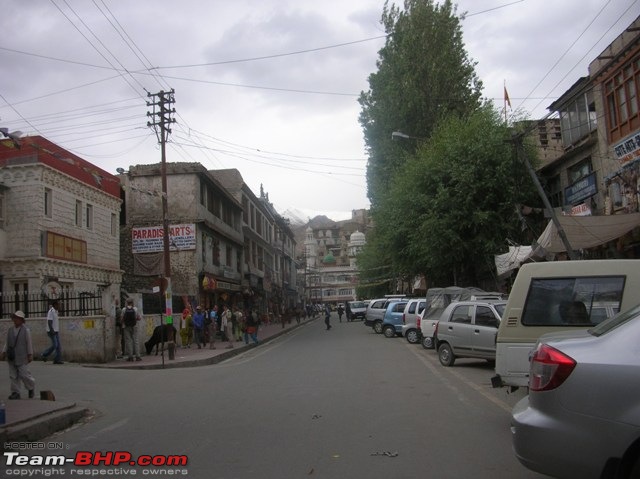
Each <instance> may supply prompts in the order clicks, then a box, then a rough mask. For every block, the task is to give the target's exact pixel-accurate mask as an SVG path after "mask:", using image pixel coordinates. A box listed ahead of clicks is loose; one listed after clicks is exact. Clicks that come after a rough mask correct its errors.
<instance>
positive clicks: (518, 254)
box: [494, 246, 531, 277]
mask: <svg viewBox="0 0 640 479" xmlns="http://www.w3.org/2000/svg"><path fill="white" fill-rule="evenodd" d="M530 255H531V246H509V252H508V253H504V254H497V255H494V256H495V263H496V270H497V272H498V277H503V275H506V274H507V273H509V272H511V271H513V270H514V269H518V268H519V267H520V265H521V264H522V262H523V261H525V260H526V259H527V258H528V257H529V256H530Z"/></svg>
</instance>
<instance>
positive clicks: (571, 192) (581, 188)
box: [564, 171, 598, 205]
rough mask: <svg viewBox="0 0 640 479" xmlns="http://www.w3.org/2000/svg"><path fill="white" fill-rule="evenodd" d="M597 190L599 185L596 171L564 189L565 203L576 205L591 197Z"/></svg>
mask: <svg viewBox="0 0 640 479" xmlns="http://www.w3.org/2000/svg"><path fill="white" fill-rule="evenodd" d="M597 192H598V187H597V186H596V173H595V171H594V172H593V173H591V174H590V175H588V176H585V177H584V178H582V179H581V180H578V181H576V182H575V183H574V184H572V185H571V186H568V187H566V188H565V189H564V204H565V205H575V204H576V203H579V202H581V201H584V200H586V199H587V198H591V197H592V196H593V195H595V194H596V193H597Z"/></svg>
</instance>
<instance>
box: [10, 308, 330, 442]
mask: <svg viewBox="0 0 640 479" xmlns="http://www.w3.org/2000/svg"><path fill="white" fill-rule="evenodd" d="M318 317H320V316H318ZM309 321H311V319H307V320H303V321H302V322H301V323H300V324H297V323H296V322H295V321H293V322H292V323H289V324H285V327H284V328H283V327H282V325H281V324H269V325H262V326H260V329H259V331H258V344H257V345H254V344H252V343H251V342H250V344H249V345H245V344H244V342H234V343H233V346H234V347H233V348H229V349H227V346H228V345H229V343H228V342H221V341H216V342H215V347H216V349H209V345H207V346H206V347H204V348H202V349H198V348H197V347H196V346H194V345H192V346H191V348H184V349H183V348H180V347H178V348H176V350H175V359H171V360H170V359H169V353H168V351H164V356H163V355H162V354H161V353H158V355H157V356H156V355H155V354H154V352H152V354H151V355H150V356H142V361H134V362H128V361H126V360H124V359H116V360H114V361H111V362H109V363H105V364H85V365H84V366H86V367H94V368H113V369H137V370H146V369H163V368H165V369H168V368H186V367H195V366H205V365H209V364H216V363H219V362H221V361H224V360H225V359H228V358H230V357H232V356H235V355H236V354H240V353H242V352H245V351H248V350H249V349H251V348H254V347H260V345H261V344H263V343H267V342H269V341H271V340H273V339H275V338H277V337H278V336H281V335H282V334H285V333H287V332H289V331H291V330H293V329H295V328H297V327H299V326H303V325H305V324H307V323H308V322H309ZM250 341H251V340H250ZM142 349H143V351H144V347H142ZM59 367H64V365H63V366H59ZM141 374H142V373H141ZM38 397H39V392H38V391H36V399H24V398H23V399H21V400H6V399H1V401H2V402H4V404H5V414H6V423H5V424H4V425H0V447H1V448H2V450H5V449H7V448H12V447H11V444H10V443H18V442H35V441H39V440H41V439H43V438H45V437H47V436H50V435H51V434H53V433H54V432H57V431H61V430H63V429H66V428H68V427H69V426H71V425H73V424H74V423H75V422H77V421H79V420H80V419H82V418H83V417H84V416H85V415H87V414H88V413H89V410H88V409H86V408H83V407H80V406H78V405H76V404H75V403H72V402H59V401H47V400H39V399H37V398H38Z"/></svg>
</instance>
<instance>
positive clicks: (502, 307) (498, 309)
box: [493, 303, 507, 317]
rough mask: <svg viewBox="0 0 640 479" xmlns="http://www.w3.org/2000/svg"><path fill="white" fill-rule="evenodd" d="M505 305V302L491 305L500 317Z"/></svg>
mask: <svg viewBox="0 0 640 479" xmlns="http://www.w3.org/2000/svg"><path fill="white" fill-rule="evenodd" d="M506 306H507V303H499V304H494V305H493V307H494V308H496V311H497V312H498V314H499V315H500V317H502V315H503V314H504V308H506Z"/></svg>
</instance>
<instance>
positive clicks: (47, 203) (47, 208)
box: [44, 188, 53, 218]
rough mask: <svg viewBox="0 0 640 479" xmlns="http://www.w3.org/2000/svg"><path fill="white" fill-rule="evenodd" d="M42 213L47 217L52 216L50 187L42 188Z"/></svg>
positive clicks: (51, 192)
mask: <svg viewBox="0 0 640 479" xmlns="http://www.w3.org/2000/svg"><path fill="white" fill-rule="evenodd" d="M44 215H45V216H46V217H47V218H51V217H53V191H51V189H50V188H45V189H44Z"/></svg>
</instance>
